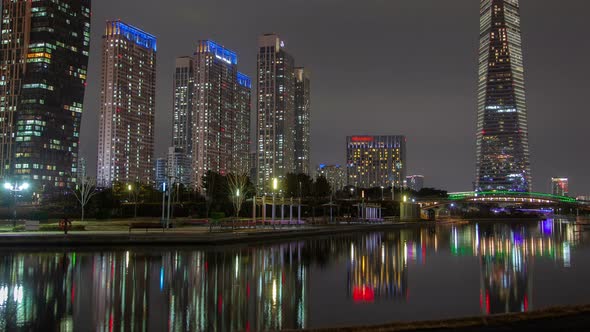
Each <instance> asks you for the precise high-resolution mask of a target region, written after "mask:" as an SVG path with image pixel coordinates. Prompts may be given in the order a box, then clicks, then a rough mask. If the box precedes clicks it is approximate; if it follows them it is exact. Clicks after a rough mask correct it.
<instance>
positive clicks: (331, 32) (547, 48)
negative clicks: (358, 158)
mask: <svg viewBox="0 0 590 332" xmlns="http://www.w3.org/2000/svg"><path fill="white" fill-rule="evenodd" d="M92 12H93V15H92V46H91V58H90V73H89V74H90V75H89V82H88V89H87V93H86V102H85V107H86V109H85V114H84V119H83V126H82V142H81V154H82V155H83V156H85V157H87V158H88V159H89V161H88V163H89V165H88V166H89V172H90V174H93V173H94V172H95V168H96V166H95V165H96V151H97V146H96V145H97V127H98V111H99V109H100V65H101V56H102V54H101V48H102V40H101V39H102V38H101V37H102V34H103V30H104V26H105V21H106V20H107V19H121V20H123V21H125V22H126V23H129V24H131V25H135V26H137V27H139V28H141V29H143V30H145V31H147V32H150V33H152V34H154V35H156V37H157V38H158V70H157V80H158V82H157V95H156V157H163V156H164V154H165V152H166V149H167V147H168V146H169V145H170V144H171V126H172V78H173V70H174V59H175V57H176V56H180V55H190V54H192V53H193V50H194V48H195V45H196V41H197V40H199V39H212V40H215V41H217V42H219V43H221V44H223V45H225V46H226V47H227V48H230V49H232V50H234V51H236V52H237V53H238V56H239V70H240V71H242V72H244V73H246V74H248V75H250V76H252V78H253V80H254V78H255V76H254V74H255V71H256V52H257V46H256V45H257V44H256V43H257V37H258V36H259V35H260V34H263V33H268V32H276V33H278V34H279V35H281V37H282V38H283V39H284V40H285V42H286V48H287V50H288V52H290V53H291V54H293V56H294V57H295V60H296V64H297V65H298V66H305V67H308V68H309V69H310V70H311V72H312V113H313V115H312V165H317V164H319V163H339V164H340V163H344V162H345V158H346V150H345V137H346V135H351V134H391V135H397V134H403V135H406V136H407V139H408V146H407V147H408V154H407V156H408V167H409V170H408V174H423V175H425V176H426V185H427V186H431V187H440V188H445V189H448V190H450V191H462V190H471V189H472V182H473V180H474V176H475V175H474V174H475V132H476V126H475V125H476V123H475V118H476V111H477V110H476V106H477V105H476V99H477V91H476V84H477V51H478V39H479V1H478V0H358V1H348V0H166V1H163V0H94V1H93V5H92ZM588 12H590V1H588V0H559V1H550V0H521V15H522V29H523V42H524V55H525V71H526V89H527V90H526V91H527V104H528V112H529V113H528V114H529V136H530V148H531V163H532V172H533V179H534V190H535V191H549V190H550V185H549V181H550V177H551V176H567V177H570V192H572V193H573V194H590V174H588V171H587V170H588V163H589V161H590V155H589V154H588V148H587V144H588V142H589V141H590V133H589V132H588V130H587V128H588V127H589V126H590V112H588V108H589V107H588V102H587V100H586V99H587V97H588V95H589V93H590V89H589V88H590V83H589V80H588V77H590V61H589V59H590V38H588V35H587V32H588V25H587V13H588ZM253 93H254V91H253ZM253 100H255V98H253ZM254 106H255V105H254ZM254 112H255V109H254V108H253V114H254ZM253 125H254V122H253ZM253 128H254V127H253ZM314 168H315V166H314Z"/></svg>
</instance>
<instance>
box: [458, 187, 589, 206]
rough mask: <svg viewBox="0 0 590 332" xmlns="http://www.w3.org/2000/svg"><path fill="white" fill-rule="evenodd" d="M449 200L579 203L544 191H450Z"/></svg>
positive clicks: (573, 199)
mask: <svg viewBox="0 0 590 332" xmlns="http://www.w3.org/2000/svg"><path fill="white" fill-rule="evenodd" d="M449 200H452V201H463V200H469V201H475V202H478V201H479V202H525V203H555V202H560V203H569V204H579V203H580V202H578V201H577V200H576V199H575V198H573V197H566V196H557V195H551V194H545V193H526V192H515V191H499V190H498V191H479V192H474V191H470V192H461V193H450V194H449Z"/></svg>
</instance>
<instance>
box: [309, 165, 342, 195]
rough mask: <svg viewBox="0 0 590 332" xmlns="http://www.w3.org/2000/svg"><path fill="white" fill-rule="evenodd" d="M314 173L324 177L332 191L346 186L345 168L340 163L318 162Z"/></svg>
mask: <svg viewBox="0 0 590 332" xmlns="http://www.w3.org/2000/svg"><path fill="white" fill-rule="evenodd" d="M316 175H317V176H323V177H325V178H326V180H328V183H329V184H330V187H331V188H332V191H334V192H336V191H338V190H342V188H344V186H346V168H345V167H342V166H341V165H325V164H320V166H318V169H317V171H316Z"/></svg>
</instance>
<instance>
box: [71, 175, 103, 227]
mask: <svg viewBox="0 0 590 332" xmlns="http://www.w3.org/2000/svg"><path fill="white" fill-rule="evenodd" d="M97 193H98V191H97V188H96V179H94V178H91V177H84V178H79V179H78V185H77V186H76V189H75V190H74V196H76V199H77V200H78V203H80V206H81V207H82V221H84V210H85V208H86V205H87V204H88V202H90V199H92V197H93V196H94V195H96V194H97Z"/></svg>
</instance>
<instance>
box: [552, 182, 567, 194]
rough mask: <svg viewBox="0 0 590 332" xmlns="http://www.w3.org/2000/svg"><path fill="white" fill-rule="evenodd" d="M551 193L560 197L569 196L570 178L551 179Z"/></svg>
mask: <svg viewBox="0 0 590 332" xmlns="http://www.w3.org/2000/svg"><path fill="white" fill-rule="evenodd" d="M551 193H552V194H553V195H558V196H568V195H569V179H568V178H551Z"/></svg>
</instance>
